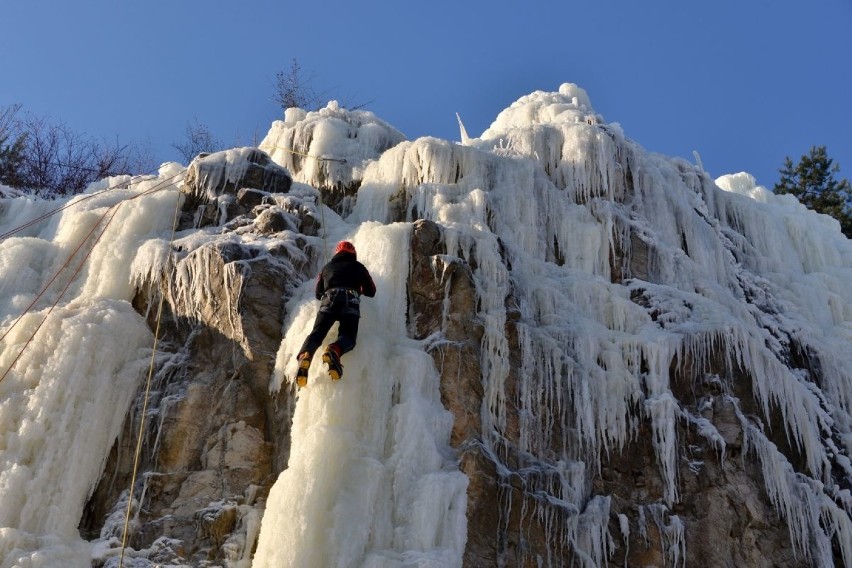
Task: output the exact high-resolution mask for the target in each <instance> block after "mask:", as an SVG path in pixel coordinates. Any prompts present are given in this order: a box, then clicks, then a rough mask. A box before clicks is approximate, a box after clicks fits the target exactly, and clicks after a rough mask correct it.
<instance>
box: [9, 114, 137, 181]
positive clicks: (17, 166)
mask: <svg viewBox="0 0 852 568" xmlns="http://www.w3.org/2000/svg"><path fill="white" fill-rule="evenodd" d="M20 110H21V107H20V105H13V106H11V107H6V108H5V109H3V110H0V138H5V142H2V143H0V147H2V148H3V154H4V155H5V157H6V159H5V160H3V164H4V166H5V169H4V172H3V180H4V183H6V184H7V185H10V186H12V187H16V188H18V189H27V190H29V191H32V192H34V193H37V194H41V195H48V196H49V195H67V194H73V193H77V192H80V191H82V190H83V189H85V188H86V186H88V185H89V184H90V183H91V182H93V181H96V180H99V179H103V178H105V177H108V176H113V175H119V174H128V173H140V172H141V171H147V170H142V169H141V168H144V167H147V166H148V165H149V163H150V158H147V157H146V156H145V155H144V154H143V153H141V152H140V151H139V150H138V148H137V147H135V146H132V145H130V144H121V143H120V142H119V141H118V139H116V140H115V142H112V143H107V142H99V141H98V140H96V139H94V138H92V137H90V136H86V135H83V134H80V133H78V132H75V131H73V130H71V129H70V128H69V127H68V126H67V125H66V124H64V123H54V122H51V121H50V120H48V119H47V118H44V117H38V116H35V115H32V114H29V113H26V114H24V115H23V116H21V115H20V114H19V112H20ZM10 140H11V141H13V142H12V143H11V146H10V142H9V141H10ZM10 149H11V150H12V151H13V152H12V153H13V156H14V160H10V159H9V152H10Z"/></svg>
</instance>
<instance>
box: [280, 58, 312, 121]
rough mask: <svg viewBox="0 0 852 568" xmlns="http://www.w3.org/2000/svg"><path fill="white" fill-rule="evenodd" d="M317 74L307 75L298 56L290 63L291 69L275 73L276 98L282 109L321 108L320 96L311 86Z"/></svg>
mask: <svg viewBox="0 0 852 568" xmlns="http://www.w3.org/2000/svg"><path fill="white" fill-rule="evenodd" d="M314 78H315V75H314V74H313V73H312V74H310V75H308V76H305V75H304V74H303V73H302V67H301V65H299V62H298V61H296V58H293V61H292V62H291V63H290V69H289V71H286V72H285V71H279V72H278V73H276V74H275V96H274V100H275V102H276V103H278V106H280V107H281V110H282V111H286V110H287V109H288V108H294V107H296V108H303V109H307V110H316V109H317V108H319V104H320V103H319V97H318V96H317V95H316V93H315V92H314V90H313V88H312V87H311V82H312V81H313V80H314Z"/></svg>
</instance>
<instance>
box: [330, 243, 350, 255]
mask: <svg viewBox="0 0 852 568" xmlns="http://www.w3.org/2000/svg"><path fill="white" fill-rule="evenodd" d="M339 252H348V253H351V254H355V245H353V244H352V243H350V242H349V241H340V242H339V243H337V247H335V249H334V254H337V253H339Z"/></svg>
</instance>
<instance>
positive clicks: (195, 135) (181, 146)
mask: <svg viewBox="0 0 852 568" xmlns="http://www.w3.org/2000/svg"><path fill="white" fill-rule="evenodd" d="M172 148H174V149H175V150H177V151H178V152H179V153H180V155H181V157H183V159H184V161H185V162H186V163H187V164H188V163H189V162H191V161H192V160H193V158H195V157H196V156H197V155H198V154H201V153H202V152H215V151H217V150H220V149H222V142H221V141H220V140H219V139H218V138H217V137H216V136H214V135H213V133H212V132H211V131H210V129H209V128H208V127H207V126H206V125H205V124H202V123H201V122H199V121H198V117H195V118H194V119H192V120H191V121H187V123H186V129H185V130H184V139H183V141H181V142H175V143H174V144H172Z"/></svg>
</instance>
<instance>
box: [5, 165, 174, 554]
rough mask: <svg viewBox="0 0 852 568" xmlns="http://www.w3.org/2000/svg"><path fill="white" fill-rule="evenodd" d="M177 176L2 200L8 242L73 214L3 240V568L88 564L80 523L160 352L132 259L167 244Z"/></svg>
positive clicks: (170, 171) (168, 170)
mask: <svg viewBox="0 0 852 568" xmlns="http://www.w3.org/2000/svg"><path fill="white" fill-rule="evenodd" d="M179 172H180V170H179V169H178V168H176V167H173V166H168V167H165V168H164V169H163V170H161V172H160V175H159V176H158V177H152V178H149V179H135V180H134V181H133V182H132V183H130V179H129V178H112V179H107V180H104V181H102V182H98V183H96V184H93V185H92V186H90V188H89V190H88V191H87V193H85V194H83V195H80V196H76V197H73V198H69V199H65V200H54V201H45V200H40V199H33V198H28V197H18V198H16V199H9V200H6V199H4V200H0V233H4V234H5V233H7V232H10V231H13V230H14V229H15V228H16V227H18V226H20V225H22V224H24V223H25V222H27V221H29V220H31V219H35V218H37V217H40V216H42V215H44V214H46V213H48V212H49V211H52V210H54V209H57V208H61V207H64V206H67V208H66V209H64V210H63V211H61V212H60V213H58V214H56V215H54V216H50V217H46V218H45V219H44V220H43V221H40V222H38V223H35V224H33V225H31V226H30V227H28V228H27V229H25V230H24V231H21V232H19V233H14V234H13V235H11V236H8V237H7V238H5V239H3V240H2V241H0V335H2V340H0V373H2V377H3V378H2V379H0V559H2V560H0V566H2V567H4V568H6V567H9V568H11V567H13V566H14V567H30V566H60V565H61V566H87V565H89V564H90V562H91V560H90V552H89V547H88V544H87V543H85V542H84V541H82V540H81V538H80V535H79V533H78V532H77V524H78V523H79V521H80V517H81V515H82V512H83V511H82V510H83V506H84V504H85V501H86V499H87V498H88V496H89V493H90V491H91V490H92V489H93V487H94V484H95V483H96V482H97V480H98V478H99V477H100V475H101V472H102V468H103V462H104V461H105V460H106V457H107V454H108V452H109V450H110V447H111V446H112V444H113V442H114V440H115V437H116V435H117V434H118V431H119V428H120V426H121V424H122V422H123V420H124V417H125V415H126V412H127V410H128V408H129V405H130V402H131V400H132V397H133V395H134V393H135V392H136V389H137V387H138V384H139V381H140V379H141V378H142V377H143V376H144V373H145V371H146V370H147V367H148V361H149V359H150V356H151V346H152V334H151V333H150V331H149V330H148V328H147V326H146V325H145V322H144V320H143V319H142V317H141V316H140V315H139V314H137V313H136V312H135V311H134V310H133V308H132V307H131V305H130V300H131V298H132V295H133V292H134V288H133V286H132V285H131V283H130V280H129V273H130V265H131V263H132V262H133V260H134V257H135V254H136V251H137V250H138V249H139V247H140V245H141V244H142V243H144V242H146V241H149V240H151V239H168V236H169V232H170V231H171V228H172V222H173V219H174V212H175V207H176V201H177V199H178V196H179V192H178V191H177V189H176V187H175V186H174V185H173V184H171V183H168V180H174V179H175V177H174V176H175V175H176V174H179ZM164 180H167V181H166V182H165V183H164ZM158 188H159V189H160V190H159V191H158V190H157V189H158ZM106 190H108V191H106ZM95 241H97V244H93V243H95ZM66 264H67V265H66ZM54 277H55V279H54ZM43 290H44V291H45V292H44V293H43V294H42V295H41V297H40V298H38V297H37V296H38V294H39V292H41V291H43ZM63 290H65V292H64V295H63V293H62V292H63ZM28 307H29V309H28ZM24 312H26V313H25V315H23V317H21V314H23V313H24Z"/></svg>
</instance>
